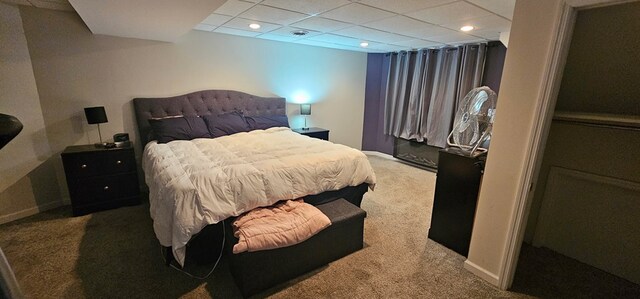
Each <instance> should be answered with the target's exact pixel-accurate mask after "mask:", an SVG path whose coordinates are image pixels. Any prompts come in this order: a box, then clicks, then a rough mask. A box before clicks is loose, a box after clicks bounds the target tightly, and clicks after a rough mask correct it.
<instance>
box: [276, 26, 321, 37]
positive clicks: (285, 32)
mask: <svg viewBox="0 0 640 299" xmlns="http://www.w3.org/2000/svg"><path fill="white" fill-rule="evenodd" d="M296 30H300V29H298V28H294V27H280V28H279V29H276V30H273V31H271V32H269V33H272V34H278V35H282V36H289V37H293V38H294V39H296V40H297V39H301V38H309V37H312V36H316V35H319V34H322V32H318V31H313V30H307V31H308V32H309V33H307V34H305V35H302V36H295V35H293V33H291V32H292V31H296ZM305 30H306V29H305Z"/></svg>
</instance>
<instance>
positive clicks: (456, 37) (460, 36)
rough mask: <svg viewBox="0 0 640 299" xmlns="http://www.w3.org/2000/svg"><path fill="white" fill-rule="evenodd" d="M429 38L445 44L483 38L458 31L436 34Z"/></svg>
mask: <svg viewBox="0 0 640 299" xmlns="http://www.w3.org/2000/svg"><path fill="white" fill-rule="evenodd" d="M429 40H431V41H434V42H439V43H443V44H456V43H467V42H475V41H480V40H482V39H480V38H478V37H475V36H471V35H467V34H464V33H460V32H456V33H454V34H448V35H443V36H434V37H431V38H429Z"/></svg>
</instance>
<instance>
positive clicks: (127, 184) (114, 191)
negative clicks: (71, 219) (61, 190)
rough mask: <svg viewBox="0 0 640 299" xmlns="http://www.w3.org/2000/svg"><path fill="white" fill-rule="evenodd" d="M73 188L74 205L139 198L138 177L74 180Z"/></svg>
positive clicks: (71, 190)
mask: <svg viewBox="0 0 640 299" xmlns="http://www.w3.org/2000/svg"><path fill="white" fill-rule="evenodd" d="M70 185H72V186H74V187H73V188H71V189H69V195H71V201H72V203H73V205H84V204H92V203H97V202H103V201H111V200H114V199H118V198H125V197H133V196H138V195H139V193H140V191H139V188H138V175H137V174H136V173H135V172H134V173H130V174H123V175H111V176H101V177H94V178H78V179H73V182H72V184H70Z"/></svg>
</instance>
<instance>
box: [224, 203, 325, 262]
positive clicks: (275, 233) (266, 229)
mask: <svg viewBox="0 0 640 299" xmlns="http://www.w3.org/2000/svg"><path fill="white" fill-rule="evenodd" d="M329 225H331V220H329V218H328V217H327V216H326V215H325V214H323V213H322V212H321V211H320V210H318V208H316V207H314V206H312V205H310V204H307V203H305V202H304V201H303V200H302V199H299V200H287V201H281V202H279V203H277V204H275V205H273V206H270V207H266V208H257V209H253V210H251V211H249V212H248V213H245V214H243V215H241V216H238V218H236V220H235V221H234V222H233V235H234V236H235V237H236V238H238V239H239V241H238V244H236V245H234V246H233V253H241V252H245V251H250V252H251V251H259V250H267V249H274V248H280V247H286V246H291V245H295V244H298V243H300V242H303V241H304V240H306V239H309V238H310V237H311V236H313V235H315V234H317V233H318V232H319V231H321V230H323V229H325V228H326V227H328V226H329Z"/></svg>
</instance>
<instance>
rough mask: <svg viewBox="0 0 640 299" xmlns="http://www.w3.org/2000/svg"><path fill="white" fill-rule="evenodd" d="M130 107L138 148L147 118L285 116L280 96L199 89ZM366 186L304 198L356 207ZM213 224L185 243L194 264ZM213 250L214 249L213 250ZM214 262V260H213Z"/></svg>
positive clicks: (205, 249) (215, 233) (203, 253)
mask: <svg viewBox="0 0 640 299" xmlns="http://www.w3.org/2000/svg"><path fill="white" fill-rule="evenodd" d="M133 105H134V109H135V113H136V121H137V124H138V138H139V139H140V141H141V144H142V147H143V148H144V146H145V145H146V144H147V142H149V141H150V140H151V138H152V135H151V134H150V133H151V126H150V125H149V119H151V118H162V117H168V116H178V115H185V116H196V115H198V116H202V115H218V114H222V113H225V112H232V111H242V112H243V114H244V115H245V116H263V115H264V116H268V115H284V114H286V100H285V98H280V97H259V96H255V95H251V94H248V93H244V92H240V91H234V90H203V91H196V92H192V93H188V94H185V95H180V96H174V97H167V98H136V99H133ZM367 188H368V186H367V184H365V183H363V184H360V185H358V186H352V187H346V188H343V189H340V190H336V191H327V192H323V193H320V194H317V195H312V196H307V197H305V201H306V202H308V203H310V204H312V205H319V204H323V203H327V202H330V201H333V200H337V199H339V198H344V199H346V200H347V201H349V202H351V203H352V204H354V205H356V206H358V207H360V203H361V202H362V197H363V196H364V193H366V192H367ZM219 231H220V230H219V229H217V228H216V225H209V226H208V227H205V229H203V230H202V232H201V233H199V234H198V235H196V236H195V237H194V238H192V239H191V241H190V242H189V244H187V258H191V259H193V260H195V261H196V262H201V263H208V262H210V261H211V257H212V256H214V255H212V254H211V252H212V249H211V248H215V245H216V244H217V242H215V239H216V238H217V237H219V236H220V234H219ZM213 251H215V250H213ZM166 252H167V264H168V263H170V262H171V259H173V255H172V254H171V250H167V251H166ZM214 260H215V257H214Z"/></svg>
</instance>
